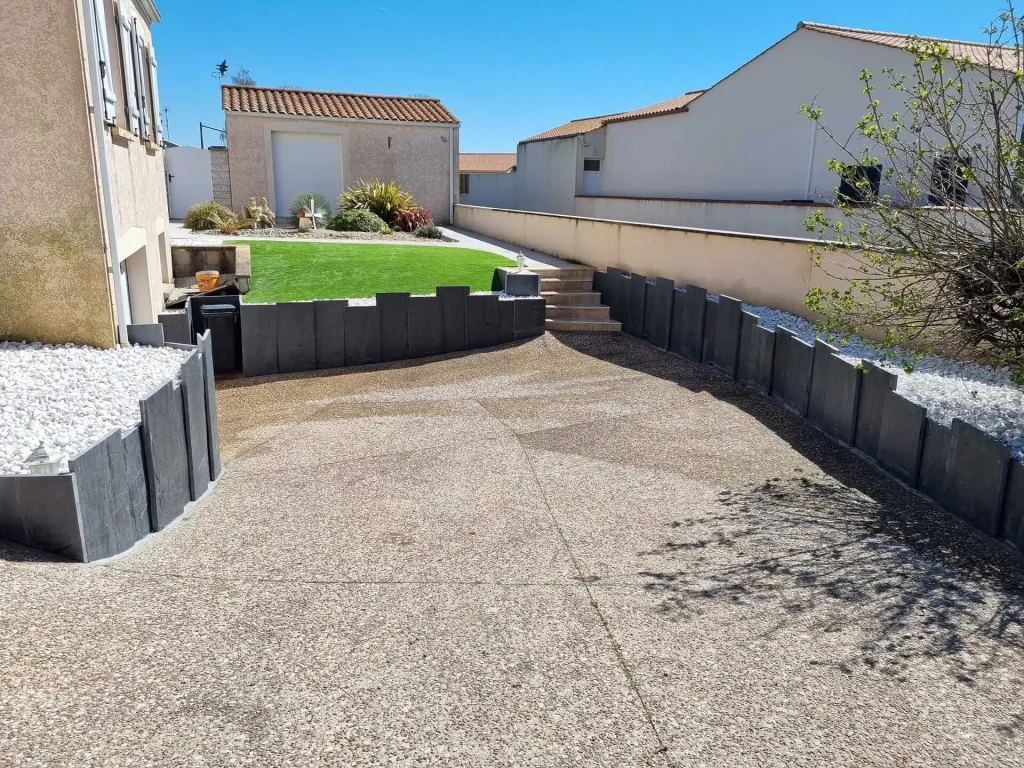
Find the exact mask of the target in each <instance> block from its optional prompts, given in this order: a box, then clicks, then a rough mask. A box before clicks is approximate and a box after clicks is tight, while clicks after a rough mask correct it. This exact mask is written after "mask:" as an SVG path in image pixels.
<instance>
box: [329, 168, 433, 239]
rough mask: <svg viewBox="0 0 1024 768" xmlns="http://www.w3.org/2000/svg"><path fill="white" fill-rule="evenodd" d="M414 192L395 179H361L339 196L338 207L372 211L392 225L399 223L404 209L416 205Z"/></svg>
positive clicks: (349, 209)
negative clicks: (394, 180)
mask: <svg viewBox="0 0 1024 768" xmlns="http://www.w3.org/2000/svg"><path fill="white" fill-rule="evenodd" d="M415 205H416V201H415V200H413V199H412V192H407V191H406V190H404V189H402V188H401V187H400V186H398V184H396V183H395V182H393V181H379V180H378V179H371V180H370V181H360V182H358V183H357V184H356V185H355V186H354V187H349V188H348V189H347V190H346V191H345V192H342V193H341V197H340V198H338V208H339V209H340V210H348V211H371V212H373V213H375V214H377V215H378V216H380V218H381V219H382V220H383V221H384V223H385V224H387V225H388V226H390V227H394V226H396V225H397V224H398V216H399V214H400V213H401V212H402V211H407V210H409V209H410V208H413V207H415Z"/></svg>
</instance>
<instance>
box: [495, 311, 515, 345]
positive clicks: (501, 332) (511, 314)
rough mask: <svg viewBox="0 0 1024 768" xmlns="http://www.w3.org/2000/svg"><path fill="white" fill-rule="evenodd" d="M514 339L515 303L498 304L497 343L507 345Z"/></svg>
mask: <svg viewBox="0 0 1024 768" xmlns="http://www.w3.org/2000/svg"><path fill="white" fill-rule="evenodd" d="M515 337H516V303H515V301H499V302H498V343H499V344H507V343H508V342H510V341H512V340H513V339H514V338H515Z"/></svg>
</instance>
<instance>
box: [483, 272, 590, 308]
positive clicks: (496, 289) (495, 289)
mask: <svg viewBox="0 0 1024 768" xmlns="http://www.w3.org/2000/svg"><path fill="white" fill-rule="evenodd" d="M495 290H497V289H495ZM594 290H595V291H597V292H598V293H600V294H601V299H602V301H601V303H602V304H605V303H606V302H605V301H604V294H605V291H607V290H608V273H607V272H602V271H601V270H595V271H594Z"/></svg>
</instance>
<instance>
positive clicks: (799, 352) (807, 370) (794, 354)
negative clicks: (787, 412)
mask: <svg viewBox="0 0 1024 768" xmlns="http://www.w3.org/2000/svg"><path fill="white" fill-rule="evenodd" d="M779 341H781V337H779V338H777V339H776V344H777V343H778V342H779ZM785 344H786V353H785V356H784V363H783V365H784V366H785V370H784V371H783V373H782V381H783V387H784V388H783V390H782V401H783V402H784V403H785V404H786V405H787V406H788V407H789V408H791V409H792V410H793V411H795V412H796V413H797V415H799V416H806V415H807V406H808V404H809V402H810V399H811V375H812V372H813V369H814V347H813V346H811V345H810V344H808V343H806V342H805V341H802V340H800V339H798V338H797V337H796V336H789V337H788V338H787V339H786V342H785ZM778 365H779V358H778V356H777V355H776V358H775V366H776V369H778ZM773 394H774V390H773Z"/></svg>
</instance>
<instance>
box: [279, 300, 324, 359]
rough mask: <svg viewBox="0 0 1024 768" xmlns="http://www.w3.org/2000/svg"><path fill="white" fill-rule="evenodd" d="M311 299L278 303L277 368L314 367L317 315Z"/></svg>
mask: <svg viewBox="0 0 1024 768" xmlns="http://www.w3.org/2000/svg"><path fill="white" fill-rule="evenodd" d="M313 311H314V310H313V302H311V301H286V302H282V303H280V304H278V305H277V371H278V373H299V372H301V371H313V370H316V318H315V316H314V313H313Z"/></svg>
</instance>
